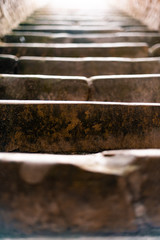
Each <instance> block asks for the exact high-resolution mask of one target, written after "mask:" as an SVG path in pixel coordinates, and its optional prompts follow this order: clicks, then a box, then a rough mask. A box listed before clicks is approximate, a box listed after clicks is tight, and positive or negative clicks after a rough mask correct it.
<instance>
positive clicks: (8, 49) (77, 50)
mask: <svg viewBox="0 0 160 240" xmlns="http://www.w3.org/2000/svg"><path fill="white" fill-rule="evenodd" d="M12 45H13V46H10V44H9V45H7V44H6V46H2V45H0V54H11V55H16V56H17V57H20V56H43V57H47V56H49V57H147V56H148V55H149V54H148V47H147V45H146V44H136V43H135V44H131V46H127V44H126V45H125V44H123V46H113V47H112V46H108V47H107V46H106V47H105V46H104V47H103V46H97V47H96V46H95V47H94V46H93V47H92V46H84V47H83V46H78V45H77V46H75V45H74V46H73V47H69V46H68V47H67V46H66V47H65V46H64V45H63V46H62V47H58V46H55V47H54V46H53V47H50V46H47V44H45V46H42V45H38V44H37V46H34V45H32V44H30V46H21V45H20V44H19V45H18V46H14V44H12ZM113 45H114V44H113Z"/></svg>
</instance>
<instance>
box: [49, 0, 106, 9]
mask: <svg viewBox="0 0 160 240" xmlns="http://www.w3.org/2000/svg"><path fill="white" fill-rule="evenodd" d="M109 3H110V0H79V1H77V0H50V1H49V5H51V6H52V7H53V8H59V9H82V10H83V9H104V8H105V9H106V8H107V7H108V5H109Z"/></svg>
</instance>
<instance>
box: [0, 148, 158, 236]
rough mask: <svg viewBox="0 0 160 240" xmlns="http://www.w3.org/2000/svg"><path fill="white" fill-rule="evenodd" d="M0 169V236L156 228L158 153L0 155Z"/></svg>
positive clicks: (135, 230)
mask: <svg viewBox="0 0 160 240" xmlns="http://www.w3.org/2000/svg"><path fill="white" fill-rule="evenodd" d="M0 168H1V174H0V180H1V182H3V184H1V185H0V191H1V198H0V211H1V215H0V220H1V223H2V225H1V226H2V227H1V233H0V234H1V235H2V234H3V235H4V234H6V235H7V236H12V237H15V236H17V235H18V236H21V234H26V236H30V235H32V234H33V235H34V236H37V235H38V236H40V235H41V236H47V235H49V234H52V236H54V235H53V234H55V233H60V234H61V235H62V233H64V234H66V233H72V234H73V233H74V234H76V233H78V234H81V235H82V234H86V233H87V234H97V233H101V234H104V233H106V234H107V233H117V234H120V233H121V234H123V233H127V232H128V233H141V234H142V233H143V234H145V232H148V235H150V234H151V233H153V232H154V229H155V230H156V228H157V229H158V228H159V227H160V215H159V211H160V206H159V201H160V195H159V194H158V193H159V192H160V189H159V185H157V182H159V181H160V175H159V168H160V150H153V149H150V150H127V151H126V150H120V151H106V152H103V153H98V154H91V155H44V154H43V155H42V154H36V155H35V154H17V153H9V154H6V153H0ZM44 196H45V197H44ZM11 199H12V200H11ZM110 239H112V238H110ZM113 239H114V238H113ZM116 239H117V238H116ZM119 239H123V237H122V238H118V240H119ZM125 239H126V240H128V238H127V237H126V238H125ZM129 239H132V238H129ZM134 239H136V238H134ZM138 239H141V238H138ZM142 239H143V238H142ZM145 239H146V238H145ZM147 239H148V237H147Z"/></svg>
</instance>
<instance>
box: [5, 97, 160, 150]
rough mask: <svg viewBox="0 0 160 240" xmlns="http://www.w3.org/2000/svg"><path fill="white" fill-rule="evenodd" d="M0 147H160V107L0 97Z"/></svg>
mask: <svg viewBox="0 0 160 240" xmlns="http://www.w3.org/2000/svg"><path fill="white" fill-rule="evenodd" d="M0 111H1V115H0V127H1V131H0V151H7V152H9V151H18V152H48V153H62V152H63V153H76V152H81V153H84V152H86V153H87V152H88V153H89V152H99V151H102V150H105V149H128V148H129V149H131V148H159V147H160V139H159V134H160V123H159V118H160V106H159V105H157V106H154V105H153V106H150V105H149V106H147V105H135V104H131V105H127V104H109V103H106V104H104V103H102V104H100V103H99V104H91V103H90V102H89V103H79V104H77V103H70V104H69V103H67V102H66V103H58V102H50V103H46V102H37V103H35V102H30V103H29V102H24V103H23V102H18V103H16V102H10V104H9V102H7V103H5V101H3V102H1V105H0Z"/></svg>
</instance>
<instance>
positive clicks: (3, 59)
mask: <svg viewBox="0 0 160 240" xmlns="http://www.w3.org/2000/svg"><path fill="white" fill-rule="evenodd" d="M17 60H18V59H17V57H16V56H13V55H6V54H0V73H8V74H12V73H15V71H16V67H17Z"/></svg>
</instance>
